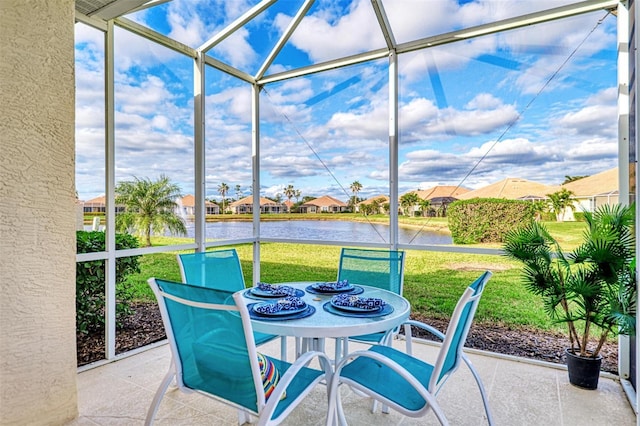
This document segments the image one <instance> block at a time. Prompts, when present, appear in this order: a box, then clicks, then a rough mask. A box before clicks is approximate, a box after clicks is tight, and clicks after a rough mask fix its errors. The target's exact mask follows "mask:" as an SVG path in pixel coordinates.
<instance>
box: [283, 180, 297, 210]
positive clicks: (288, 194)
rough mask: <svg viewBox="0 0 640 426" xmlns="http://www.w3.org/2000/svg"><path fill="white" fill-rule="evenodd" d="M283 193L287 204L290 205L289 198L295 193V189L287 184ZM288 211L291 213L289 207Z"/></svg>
mask: <svg viewBox="0 0 640 426" xmlns="http://www.w3.org/2000/svg"><path fill="white" fill-rule="evenodd" d="M284 195H285V196H286V197H287V199H288V200H289V205H291V199H292V198H293V197H295V195H296V189H295V188H294V187H293V185H291V184H289V185H287V187H286V188H285V189H284ZM289 213H291V208H289Z"/></svg>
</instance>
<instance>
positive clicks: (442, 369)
mask: <svg viewBox="0 0 640 426" xmlns="http://www.w3.org/2000/svg"><path fill="white" fill-rule="evenodd" d="M491 275H492V273H491V272H490V271H486V272H484V273H483V274H482V275H480V276H479V277H478V278H477V279H476V280H475V281H474V282H473V283H471V285H469V287H467V289H466V290H465V291H464V293H463V294H462V296H461V297H460V299H459V300H458V303H457V304H456V307H455V309H454V310H453V314H452V315H451V320H450V321H449V326H448V327H447V332H446V337H445V339H444V341H443V342H442V346H441V348H440V353H439V354H438V358H437V360H436V362H435V366H434V371H433V374H432V376H431V381H430V383H429V390H430V391H436V389H437V388H438V387H439V386H441V385H442V384H443V383H444V382H445V381H446V379H447V378H448V377H449V375H450V374H451V373H453V372H454V371H455V370H456V369H457V368H458V366H459V365H460V360H461V359H462V358H461V357H462V348H463V347H464V343H465V341H466V340H467V335H468V334H469V329H470V328H471V323H472V322H473V317H474V316H475V313H476V309H477V307H478V303H479V302H480V297H481V296H482V292H483V291H484V287H485V285H486V283H487V281H489V278H491Z"/></svg>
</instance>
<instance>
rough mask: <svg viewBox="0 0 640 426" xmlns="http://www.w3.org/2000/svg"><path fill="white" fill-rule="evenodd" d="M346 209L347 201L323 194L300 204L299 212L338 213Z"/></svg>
mask: <svg viewBox="0 0 640 426" xmlns="http://www.w3.org/2000/svg"><path fill="white" fill-rule="evenodd" d="M347 210H348V205H347V203H344V202H342V201H340V200H338V199H337V198H333V197H331V196H330V195H323V196H322V197H319V198H315V199H313V200H311V201H307V202H306V203H304V204H302V205H301V206H300V212H301V213H340V212H344V211H347Z"/></svg>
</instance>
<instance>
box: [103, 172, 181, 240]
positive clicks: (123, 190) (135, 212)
mask: <svg viewBox="0 0 640 426" xmlns="http://www.w3.org/2000/svg"><path fill="white" fill-rule="evenodd" d="M115 193H116V199H115V202H116V204H120V205H123V206H125V211H124V212H122V213H119V214H118V215H117V216H116V229H118V230H119V231H126V230H128V229H134V230H135V231H136V232H137V233H138V234H139V235H141V236H143V237H144V238H145V244H146V246H147V247H149V246H151V233H152V232H163V231H164V230H165V229H168V230H169V231H171V232H172V233H174V234H179V235H186V234H187V227H186V226H185V224H184V221H183V219H182V217H180V215H179V214H178V213H177V208H178V204H177V203H176V199H178V198H179V197H181V196H182V194H181V192H180V187H179V186H178V185H177V184H175V183H172V182H171V181H170V180H169V178H168V177H167V176H165V175H161V176H160V178H159V179H158V180H156V181H152V180H151V179H149V178H137V177H134V178H133V180H132V181H122V182H120V183H118V185H117V186H116V188H115Z"/></svg>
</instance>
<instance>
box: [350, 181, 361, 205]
mask: <svg viewBox="0 0 640 426" xmlns="http://www.w3.org/2000/svg"><path fill="white" fill-rule="evenodd" d="M350 188H351V192H353V201H352V203H351V205H352V207H353V208H354V210H355V207H356V203H357V202H358V193H359V192H360V191H362V184H361V183H360V182H358V181H357V180H356V181H354V182H353V183H352V184H351V186H350Z"/></svg>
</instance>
